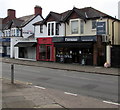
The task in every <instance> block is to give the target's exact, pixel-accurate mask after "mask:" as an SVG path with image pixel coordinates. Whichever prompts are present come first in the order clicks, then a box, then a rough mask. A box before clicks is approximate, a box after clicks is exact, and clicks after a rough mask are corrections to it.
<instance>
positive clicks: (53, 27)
mask: <svg viewBox="0 0 120 110" xmlns="http://www.w3.org/2000/svg"><path fill="white" fill-rule="evenodd" d="M51 31H52V35H54V23H52V30H51Z"/></svg>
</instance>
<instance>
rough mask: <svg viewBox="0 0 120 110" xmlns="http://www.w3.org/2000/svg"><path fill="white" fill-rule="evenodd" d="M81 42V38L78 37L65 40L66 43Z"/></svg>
mask: <svg viewBox="0 0 120 110" xmlns="http://www.w3.org/2000/svg"><path fill="white" fill-rule="evenodd" d="M77 41H79V38H78V37H76V38H65V42H77Z"/></svg>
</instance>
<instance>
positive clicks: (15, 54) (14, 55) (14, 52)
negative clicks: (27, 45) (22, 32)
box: [10, 37, 21, 58]
mask: <svg viewBox="0 0 120 110" xmlns="http://www.w3.org/2000/svg"><path fill="white" fill-rule="evenodd" d="M19 39H21V37H13V38H11V42H10V58H18V47H14V45H15V44H16V43H17V42H18V41H19Z"/></svg>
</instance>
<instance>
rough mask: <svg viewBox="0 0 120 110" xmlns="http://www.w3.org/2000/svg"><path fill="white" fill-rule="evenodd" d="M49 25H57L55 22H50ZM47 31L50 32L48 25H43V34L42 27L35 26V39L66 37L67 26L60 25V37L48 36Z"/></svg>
mask: <svg viewBox="0 0 120 110" xmlns="http://www.w3.org/2000/svg"><path fill="white" fill-rule="evenodd" d="M48 23H55V21H52V22H48ZM47 30H48V28H47V25H43V33H40V25H37V26H35V38H39V37H54V36H64V35H65V24H64V23H61V24H60V25H59V35H52V36H48V33H47Z"/></svg>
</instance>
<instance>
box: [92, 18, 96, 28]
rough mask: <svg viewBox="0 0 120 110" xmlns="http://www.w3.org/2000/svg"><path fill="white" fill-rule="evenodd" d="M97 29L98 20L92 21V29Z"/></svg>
mask: <svg viewBox="0 0 120 110" xmlns="http://www.w3.org/2000/svg"><path fill="white" fill-rule="evenodd" d="M96 27H97V22H96V20H92V29H96Z"/></svg>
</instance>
